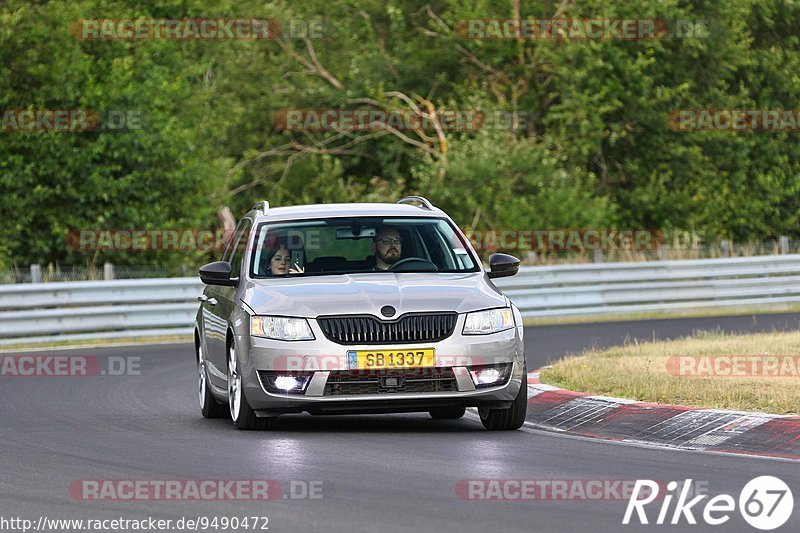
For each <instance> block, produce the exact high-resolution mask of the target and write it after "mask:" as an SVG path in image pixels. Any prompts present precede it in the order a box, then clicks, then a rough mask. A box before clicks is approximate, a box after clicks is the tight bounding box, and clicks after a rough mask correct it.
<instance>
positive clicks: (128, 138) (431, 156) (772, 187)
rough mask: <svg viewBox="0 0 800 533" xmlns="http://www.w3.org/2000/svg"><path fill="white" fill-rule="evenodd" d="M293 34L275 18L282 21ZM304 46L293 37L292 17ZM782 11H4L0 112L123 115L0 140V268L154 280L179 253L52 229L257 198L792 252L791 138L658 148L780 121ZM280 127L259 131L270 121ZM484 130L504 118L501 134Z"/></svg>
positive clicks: (764, 6) (793, 45) (484, 1)
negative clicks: (137, 122) (483, 28)
mask: <svg viewBox="0 0 800 533" xmlns="http://www.w3.org/2000/svg"><path fill="white" fill-rule="evenodd" d="M213 17H240V18H271V19H275V20H277V21H279V22H280V23H281V26H282V28H284V29H285V30H286V29H291V30H292V31H293V32H294V33H293V34H290V35H287V34H281V35H280V36H278V37H276V38H274V39H268V40H175V39H172V40H170V39H150V40H87V39H79V38H77V37H76V35H75V32H74V28H75V24H76V21H77V20H79V19H90V18H91V19H94V18H104V19H125V18H128V19H155V18H170V19H177V18H213ZM490 18H515V19H516V18H539V19H541V18H560V19H585V18H605V19H609V18H624V19H647V18H656V19H661V20H665V21H675V20H687V21H697V20H705V21H708V24H707V25H706V26H698V28H700V27H707V28H708V32H703V31H698V32H697V34H696V35H689V36H687V37H685V38H660V39H649V40H615V39H604V40H586V39H576V40H569V39H562V40H534V39H467V38H464V35H463V32H461V31H460V30H459V28H460V27H461V26H459V23H460V21H465V20H469V19H490ZM292 21H294V22H292ZM301 21H310V25H311V26H313V27H314V28H315V31H312V32H311V33H310V38H303V35H304V34H303V24H304V23H302V22H301ZM798 27H800V7H798V5H797V4H795V3H794V2H792V1H791V0H741V1H737V2H717V1H710V0H709V1H701V0H694V1H692V0H607V1H600V0H581V1H580V2H578V1H558V0H535V1H530V2H519V1H516V2H515V1H513V0H504V1H499V0H494V1H491V0H439V1H418V0H351V1H347V2H339V1H330V0H328V1H322V0H310V1H304V2H289V1H286V2H281V1H275V2H265V1H263V0H262V1H256V0H243V1H234V0H211V1H210V0H203V1H201V0H143V1H142V0H137V1H133V0H51V1H30V2H24V1H21V0H9V1H7V2H0V54H2V57H3V75H2V76H0V109H3V110H9V109H12V110H20V109H51V110H52V109H96V110H135V111H137V112H139V113H141V117H142V124H143V127H141V128H134V129H130V130H128V131H84V132H66V131H49V132H19V131H2V130H0V210H1V212H2V217H0V235H1V236H0V268H3V267H7V266H9V265H12V264H17V265H27V264H29V263H34V262H38V263H43V264H47V263H57V264H62V265H66V264H86V263H95V262H97V263H100V262H102V261H104V260H111V261H113V262H114V263H117V264H158V265H163V266H167V267H173V266H175V265H178V264H185V263H194V262H196V261H198V260H200V259H201V257H200V256H201V255H202V254H199V253H196V254H186V253H175V252H173V253H141V252H140V253H115V254H113V255H109V254H106V253H82V252H77V251H74V250H71V249H70V248H69V246H68V245H67V241H66V238H65V235H66V233H67V231H68V230H69V229H70V228H73V229H74V228H137V229H147V228H202V229H213V228H215V227H216V226H218V225H219V221H218V217H217V212H218V210H219V209H220V208H222V207H223V206H230V207H231V209H232V211H233V213H234V215H235V216H238V215H239V214H241V213H242V212H244V211H246V210H247V209H248V208H249V207H250V206H252V205H253V203H255V201H256V200H260V199H265V198H266V199H268V200H269V201H270V202H271V203H272V204H273V205H285V204H297V203H309V202H335V201H385V200H387V199H394V198H396V197H399V196H401V195H403V194H415V193H416V194H423V195H425V196H427V197H429V198H430V199H431V200H432V201H434V203H436V204H437V205H440V206H441V207H443V208H445V209H446V210H448V211H449V212H450V213H451V215H452V216H453V217H454V218H455V219H456V221H457V222H458V223H459V224H461V225H462V226H464V227H467V226H473V227H476V228H487V227H493V228H503V229H508V228H514V229H533V228H587V227H619V228H658V229H662V230H666V231H669V230H684V231H691V232H694V233H699V234H701V235H704V236H706V237H708V238H717V237H722V238H732V239H734V240H746V239H751V240H760V239H769V238H774V237H775V236H777V235H790V236H795V237H796V236H797V234H798V230H797V226H798V217H800V194H798V190H799V189H800V143H798V142H797V139H798V138H797V136H798V135H800V132H792V131H770V132H757V131H696V132H685V131H673V130H672V129H670V128H669V127H668V125H667V117H668V115H669V113H670V112H672V111H674V110H679V109H778V110H783V109H787V110H790V109H795V108H797V107H798V106H797V104H796V102H797V101H798V98H797V97H798V93H800V83H798V79H797V72H798V71H799V70H800V69H798V68H797V67H798V66H800V65H799V64H800V43H799V42H798V39H800V36H798V35H797V32H796V28H798ZM287 109H289V110H291V109H305V110H309V109H312V110H313V109H316V110H320V109H341V110H352V109H373V110H385V111H386V110H390V111H391V110H401V111H402V112H404V113H408V114H415V113H426V114H428V115H433V114H443V113H447V112H448V111H454V110H476V109H477V110H481V111H483V112H484V113H486V114H487V116H499V115H500V114H501V113H503V115H502V116H504V117H511V122H514V123H515V124H514V127H504V126H503V125H502V124H501V125H499V126H498V125H496V127H489V125H488V124H486V125H485V127H481V128H472V129H469V131H454V130H447V129H445V130H442V131H436V130H435V129H428V130H424V131H415V130H389V129H386V128H384V129H373V130H370V131H292V130H286V129H282V128H281V127H279V126H280V125H279V124H276V119H275V117H276V113H278V114H280V112H281V110H287ZM278 122H279V121H278ZM506 126H507V125H506Z"/></svg>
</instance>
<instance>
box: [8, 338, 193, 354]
mask: <svg viewBox="0 0 800 533" xmlns="http://www.w3.org/2000/svg"><path fill="white" fill-rule="evenodd" d="M179 342H186V343H191V342H192V335H191V334H190V335H164V336H161V337H123V338H120V339H89V340H83V341H76V340H71V341H58V342H41V343H24V342H21V343H19V344H9V345H3V346H0V353H8V352H15V351H17V352H22V351H25V350H31V351H33V350H46V349H48V348H64V349H67V348H87V347H95V346H98V347H106V346H108V347H114V346H135V345H137V344H167V343H179Z"/></svg>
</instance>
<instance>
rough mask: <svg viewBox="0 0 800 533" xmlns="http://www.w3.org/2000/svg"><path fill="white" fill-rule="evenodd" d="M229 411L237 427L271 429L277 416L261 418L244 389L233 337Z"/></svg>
mask: <svg viewBox="0 0 800 533" xmlns="http://www.w3.org/2000/svg"><path fill="white" fill-rule="evenodd" d="M228 411H229V412H230V416H231V420H232V421H233V425H234V427H235V428H236V429H243V430H251V429H271V428H272V427H274V426H275V420H276V419H275V418H274V417H273V418H259V417H258V416H256V412H255V411H254V410H253V408H252V407H250V404H249V403H248V402H247V397H246V396H245V394H244V390H242V375H241V369H240V368H239V360H238V359H237V357H236V347H235V346H234V343H233V339H231V342H230V344H229V346H228Z"/></svg>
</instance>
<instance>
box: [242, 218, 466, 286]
mask: <svg viewBox="0 0 800 533" xmlns="http://www.w3.org/2000/svg"><path fill="white" fill-rule="evenodd" d="M254 242H255V249H254V252H253V254H252V255H251V263H250V273H251V277H254V278H266V277H275V276H282V277H285V276H313V275H326V274H357V273H366V272H478V271H479V270H480V269H479V263H478V261H477V260H476V259H475V258H474V257H473V255H472V253H470V251H469V250H468V248H467V246H466V244H465V242H464V241H463V237H462V236H461V235H460V234H459V233H458V231H457V230H456V229H455V228H454V227H453V226H452V225H451V224H450V222H449V221H447V220H445V219H439V218H389V217H386V218H374V217H373V218H363V217H353V218H331V219H319V220H310V221H309V220H306V221H298V222H280V223H274V224H270V223H263V224H261V225H260V226H258V229H257V233H256V236H255V241H254Z"/></svg>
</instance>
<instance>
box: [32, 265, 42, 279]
mask: <svg viewBox="0 0 800 533" xmlns="http://www.w3.org/2000/svg"><path fill="white" fill-rule="evenodd" d="M41 282H42V267H41V266H40V265H39V264H38V263H34V264H32V265H31V283H41Z"/></svg>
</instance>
